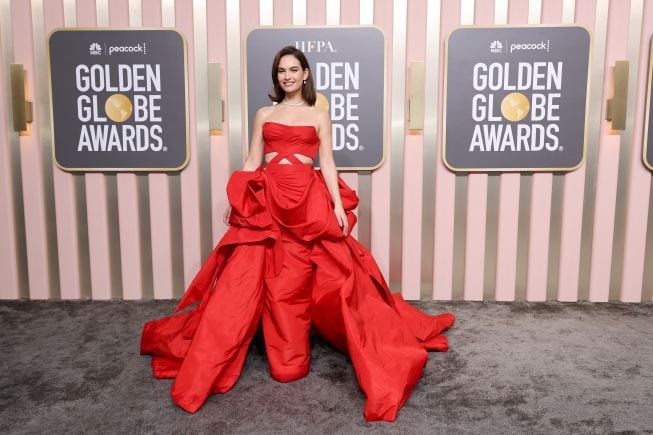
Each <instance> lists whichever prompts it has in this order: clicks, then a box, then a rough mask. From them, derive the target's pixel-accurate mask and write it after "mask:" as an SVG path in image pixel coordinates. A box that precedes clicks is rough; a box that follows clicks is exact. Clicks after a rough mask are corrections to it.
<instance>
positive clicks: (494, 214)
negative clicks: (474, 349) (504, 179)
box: [483, 0, 508, 300]
mask: <svg viewBox="0 0 653 435" xmlns="http://www.w3.org/2000/svg"><path fill="white" fill-rule="evenodd" d="M494 24H508V0H495V1H494ZM499 180H500V174H496V173H494V174H493V173H490V174H488V179H487V209H486V226H485V265H484V268H483V271H484V272H483V273H484V276H483V300H492V299H494V295H495V293H496V292H495V287H496V274H497V255H496V253H497V243H498V241H497V230H498V227H499Z"/></svg>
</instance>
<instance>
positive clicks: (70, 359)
mask: <svg viewBox="0 0 653 435" xmlns="http://www.w3.org/2000/svg"><path fill="white" fill-rule="evenodd" d="M417 305H418V306H419V307H420V308H421V309H423V310H425V311H428V312H430V313H436V312H440V311H443V310H449V311H452V312H454V313H455V314H456V315H457V316H458V322H457V323H456V325H454V327H453V328H452V329H451V330H450V331H449V332H448V333H447V335H448V336H449V340H450V345H451V350H450V351H449V352H446V353H437V352H434V353H430V355H429V362H428V365H427V367H426V369H425V372H424V375H423V377H422V379H421V381H420V383H419V384H418V386H417V388H416V389H415V391H414V392H413V395H412V396H411V398H410V399H409V400H408V402H407V403H406V405H405V406H404V408H403V409H402V411H401V413H400V414H399V418H398V419H397V421H396V422H394V423H382V422H381V423H366V422H365V420H364V418H363V414H362V412H363V400H364V398H363V394H362V393H361V391H360V389H359V388H358V385H357V383H356V379H355V377H354V373H353V370H352V368H351V365H350V362H349V360H348V358H347V357H346V356H344V355H342V354H340V353H338V352H337V351H335V350H334V349H332V348H331V347H329V346H328V345H327V344H325V343H324V342H323V341H321V340H319V339H317V340H315V341H314V344H313V348H312V357H313V360H312V368H311V373H310V374H309V376H308V377H306V378H304V379H301V380H299V381H296V382H292V383H288V384H282V383H277V382H275V381H274V380H272V379H271V378H270V377H269V375H268V373H267V365H266V359H265V355H264V353H263V352H262V351H261V348H260V347H257V346H252V347H251V348H250V352H249V355H248V359H247V362H246V365H245V368H244V370H243V374H242V376H241V378H240V380H239V382H238V383H237V384H236V386H235V387H234V388H233V390H231V391H230V392H229V393H227V394H225V395H214V396H211V397H210V399H209V400H208V402H207V403H206V404H205V405H204V407H203V408H201V409H200V410H199V412H198V413H197V414H194V415H191V414H188V413H186V412H185V411H183V410H181V409H180V408H178V407H177V406H176V405H174V403H173V402H172V400H171V399H170V396H169V389H170V385H171V383H172V381H171V380H157V379H155V378H154V377H152V374H151V371H150V358H149V357H148V356H140V355H138V346H139V338H140V329H141V326H142V323H143V321H145V320H148V319H154V318H158V317H162V316H164V315H168V314H170V313H171V312H172V309H173V307H174V302H173V301H146V302H123V301H119V302H118V301H117V302H90V301H83V302H62V301H47V302H30V301H1V302H0V328H2V329H1V330H2V335H1V337H0V343H1V347H0V349H1V352H0V369H1V370H2V371H1V376H0V432H2V433H121V434H122V433H305V432H316V433H333V432H335V433H357V432H366V433H367V432H370V433H447V434H449V433H615V432H627V433H653V305H651V304H638V305H626V304H586V303H583V304H561V303H542V304H528V303H514V304H502V303H469V302H452V303H436V302H420V303H417Z"/></svg>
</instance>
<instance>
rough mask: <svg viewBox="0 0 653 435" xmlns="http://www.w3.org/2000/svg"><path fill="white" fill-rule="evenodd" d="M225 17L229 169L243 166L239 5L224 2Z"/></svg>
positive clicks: (231, 0)
mask: <svg viewBox="0 0 653 435" xmlns="http://www.w3.org/2000/svg"><path fill="white" fill-rule="evenodd" d="M226 2H227V3H226V15H227V77H228V81H227V102H228V104H229V110H227V120H228V124H227V128H228V131H229V169H230V170H231V171H234V170H236V169H240V168H242V166H243V127H242V126H243V118H242V116H243V113H242V111H243V107H242V103H241V98H242V96H241V89H242V82H241V77H242V72H243V71H242V59H241V58H240V54H241V50H240V4H239V1H238V0H226Z"/></svg>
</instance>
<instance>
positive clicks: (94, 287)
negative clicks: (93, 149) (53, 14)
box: [76, 2, 118, 300]
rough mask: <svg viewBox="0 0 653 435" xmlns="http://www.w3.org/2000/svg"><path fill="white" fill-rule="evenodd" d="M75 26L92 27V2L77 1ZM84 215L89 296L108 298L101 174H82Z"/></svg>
mask: <svg viewBox="0 0 653 435" xmlns="http://www.w3.org/2000/svg"><path fill="white" fill-rule="evenodd" d="M76 6H77V26H79V27H95V26H96V12H95V5H94V4H93V3H92V2H77V3H76ZM84 181H85V190H86V214H87V221H88V250H89V263H90V268H91V296H92V298H93V299H98V300H101V299H110V298H111V296H112V286H113V284H114V283H113V282H112V275H111V248H110V241H109V237H118V235H117V234H113V235H110V234H109V233H110V229H109V210H108V208H107V204H108V203H107V179H106V177H105V176H104V175H103V174H101V173H87V174H85V175H84Z"/></svg>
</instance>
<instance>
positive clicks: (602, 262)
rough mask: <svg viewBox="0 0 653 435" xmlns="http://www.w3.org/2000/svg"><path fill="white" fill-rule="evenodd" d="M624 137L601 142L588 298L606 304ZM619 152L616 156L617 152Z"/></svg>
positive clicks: (610, 137) (614, 136) (606, 137)
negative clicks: (620, 147) (620, 155)
mask: <svg viewBox="0 0 653 435" xmlns="http://www.w3.org/2000/svg"><path fill="white" fill-rule="evenodd" d="M620 139H621V137H620V136H617V135H610V136H603V137H602V138H601V140H600V141H599V164H598V169H597V173H596V203H595V207H596V209H595V213H594V228H593V232H592V263H591V269H590V292H589V299H590V301H592V302H607V301H608V296H609V291H610V267H611V261H612V241H613V233H612V230H613V228H614V207H615V202H616V196H617V177H618V175H619V172H618V169H619V165H618V163H619V154H618V151H619V145H620V142H621V140H620ZM615 151H616V153H615Z"/></svg>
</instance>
